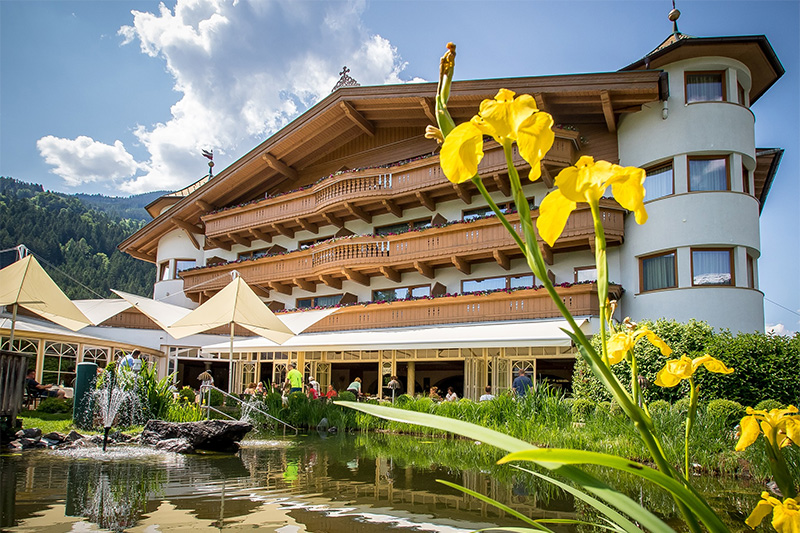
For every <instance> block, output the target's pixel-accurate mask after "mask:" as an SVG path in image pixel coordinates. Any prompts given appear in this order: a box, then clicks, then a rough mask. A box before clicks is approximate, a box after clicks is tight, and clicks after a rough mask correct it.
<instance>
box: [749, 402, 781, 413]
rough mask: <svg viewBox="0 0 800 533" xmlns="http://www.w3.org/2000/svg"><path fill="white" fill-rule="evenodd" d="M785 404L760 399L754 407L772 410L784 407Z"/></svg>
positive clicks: (761, 409) (760, 409) (759, 409)
mask: <svg viewBox="0 0 800 533" xmlns="http://www.w3.org/2000/svg"><path fill="white" fill-rule="evenodd" d="M785 408H786V406H785V405H783V404H782V403H781V402H779V401H777V400H761V401H760V402H758V403H757V404H756V406H755V407H754V409H756V410H758V411H772V410H773V409H785Z"/></svg>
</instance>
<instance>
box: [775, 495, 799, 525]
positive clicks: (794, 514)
mask: <svg viewBox="0 0 800 533" xmlns="http://www.w3.org/2000/svg"><path fill="white" fill-rule="evenodd" d="M772 527H774V528H775V531H777V532H778V533H800V510H798V507H797V501H796V500H795V499H794V498H786V499H785V500H783V504H780V505H776V506H775V507H774V509H773V511H772Z"/></svg>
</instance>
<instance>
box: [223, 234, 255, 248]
mask: <svg viewBox="0 0 800 533" xmlns="http://www.w3.org/2000/svg"><path fill="white" fill-rule="evenodd" d="M226 235H227V236H228V238H229V239H230V240H232V241H233V242H235V243H236V244H241V245H242V246H244V247H246V248H250V244H251V243H252V242H253V241H252V240H250V239H248V238H247V237H243V236H241V235H239V234H238V233H226Z"/></svg>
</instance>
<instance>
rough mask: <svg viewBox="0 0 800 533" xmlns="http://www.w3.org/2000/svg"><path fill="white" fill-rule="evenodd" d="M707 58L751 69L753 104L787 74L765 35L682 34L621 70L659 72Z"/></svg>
mask: <svg viewBox="0 0 800 533" xmlns="http://www.w3.org/2000/svg"><path fill="white" fill-rule="evenodd" d="M704 56H722V57H730V58H732V59H736V60H738V61H741V62H742V63H744V64H745V65H746V66H747V68H748V69H750V75H751V76H752V82H753V85H752V87H751V89H750V103H751V104H753V103H754V102H755V101H756V100H758V99H759V97H761V95H762V94H764V93H765V92H766V91H767V89H769V88H770V87H771V86H772V85H773V84H774V83H775V82H776V81H778V79H779V78H780V77H781V76H783V74H784V72H785V70H784V68H783V65H781V62H780V60H779V59H778V56H777V55H776V54H775V50H774V49H773V48H772V45H770V44H769V41H768V40H767V38H766V36H764V35H742V36H731V37H692V36H689V35H686V34H683V33H673V34H671V35H670V36H669V37H667V39H666V40H664V42H662V43H661V44H660V45H659V46H657V47H656V49H655V50H653V51H652V52H650V53H649V54H647V55H646V56H644V57H643V58H642V59H640V60H638V61H635V62H633V63H631V64H630V65H628V66H627V67H623V68H621V69H620V71H631V70H649V69H657V68H662V67H663V66H664V65H667V64H669V63H674V62H676V61H681V60H683V59H690V58H694V57H704Z"/></svg>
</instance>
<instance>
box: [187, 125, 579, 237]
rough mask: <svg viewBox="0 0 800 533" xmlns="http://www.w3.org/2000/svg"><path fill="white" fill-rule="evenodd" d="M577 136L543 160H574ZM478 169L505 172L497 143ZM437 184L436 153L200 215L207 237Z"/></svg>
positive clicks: (560, 139) (442, 181)
mask: <svg viewBox="0 0 800 533" xmlns="http://www.w3.org/2000/svg"><path fill="white" fill-rule="evenodd" d="M578 138H579V134H578V132H575V131H570V130H557V132H556V140H555V142H554V144H553V148H552V149H551V150H550V152H548V154H547V157H546V158H545V163H546V164H547V163H549V164H552V165H555V166H562V167H563V166H567V165H571V164H572V163H574V162H575V156H576V153H577V144H578ZM514 162H515V164H516V165H517V167H518V168H526V167H527V163H526V162H525V161H524V160H523V159H522V158H521V157H520V156H519V155H518V154H517V153H516V152H515V154H514ZM478 169H479V172H480V173H481V175H491V174H494V173H497V172H501V173H502V172H503V171H504V170H505V157H504V156H503V151H502V149H500V148H499V147H498V146H494V147H488V148H487V149H486V151H485V155H484V158H483V160H482V161H481V164H480V166H479V167H478ZM441 187H450V184H449V182H448V181H447V179H446V178H445V177H444V174H443V173H442V170H441V167H440V166H439V158H438V156H437V157H429V158H426V159H420V160H416V161H411V162H408V163H404V164H401V165H397V166H394V167H391V168H379V169H366V170H361V171H356V172H348V173H345V174H340V175H338V176H332V177H330V178H327V179H325V180H322V181H320V182H319V183H317V184H316V185H314V186H312V187H309V188H308V189H304V190H301V191H295V192H291V193H287V194H282V195H279V196H276V197H273V198H265V199H264V200H261V201H259V202H255V203H251V204H248V205H244V206H241V207H237V208H232V209H226V210H224V211H220V212H217V213H211V214H208V215H205V216H203V217H202V219H203V222H204V223H205V234H206V236H207V237H210V238H216V237H221V236H226V235H228V234H229V233H236V232H244V231H248V230H250V229H258V228H260V227H263V226H264V225H266V224H273V223H281V222H287V221H294V220H296V219H297V218H298V217H304V216H309V215H312V214H315V213H322V212H324V211H325V210H326V209H328V208H330V206H332V205H334V204H343V203H344V202H358V201H359V200H365V199H374V198H381V199H384V198H385V199H387V200H388V199H392V198H394V197H397V196H401V195H406V194H410V193H415V192H417V191H427V190H433V189H437V188H441Z"/></svg>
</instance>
